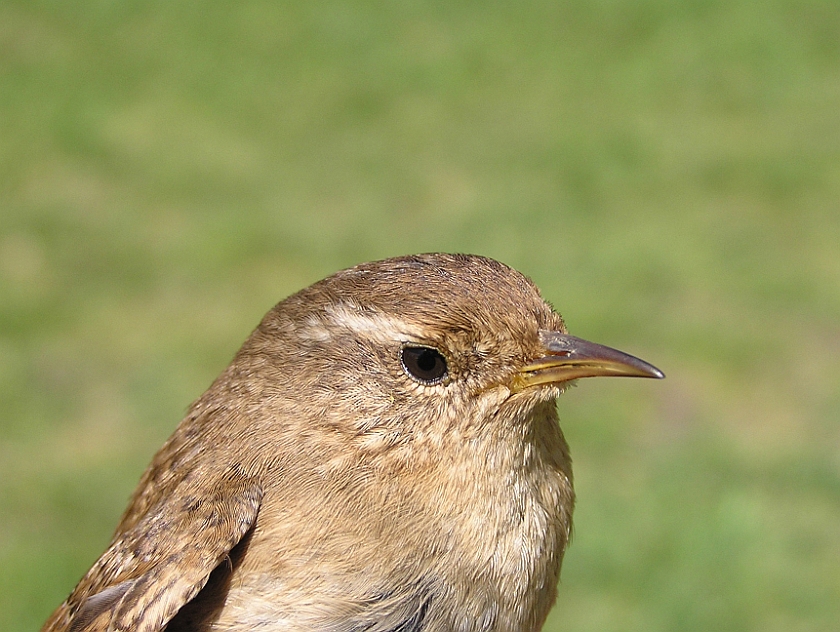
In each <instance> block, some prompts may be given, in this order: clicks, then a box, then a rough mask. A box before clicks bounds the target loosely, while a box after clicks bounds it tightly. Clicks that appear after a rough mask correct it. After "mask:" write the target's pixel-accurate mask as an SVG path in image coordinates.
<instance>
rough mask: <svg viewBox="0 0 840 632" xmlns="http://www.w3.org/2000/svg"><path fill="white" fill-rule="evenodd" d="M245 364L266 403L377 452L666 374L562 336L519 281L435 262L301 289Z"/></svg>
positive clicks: (381, 267) (474, 260)
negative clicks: (580, 382)
mask: <svg viewBox="0 0 840 632" xmlns="http://www.w3.org/2000/svg"><path fill="white" fill-rule="evenodd" d="M243 363H244V364H245V365H246V366H247V369H246V370H244V373H243V374H244V375H246V376H248V377H249V379H250V378H253V376H254V375H255V374H259V375H260V376H261V377H262V378H263V379H262V380H261V383H262V385H263V388H264V389H265V390H264V392H263V393H262V396H263V398H266V399H268V400H270V401H272V402H274V403H276V404H278V405H280V406H283V405H286V404H288V405H293V406H294V407H295V408H296V414H297V415H298V416H299V417H302V418H305V419H308V420H309V421H310V422H311V423H315V424H317V425H318V426H319V427H326V428H330V429H332V430H334V431H336V432H339V433H349V434H352V435H354V436H356V437H359V438H360V440H361V441H368V442H369V443H370V444H371V445H383V446H385V445H392V444H397V443H404V442H406V441H410V440H411V439H412V438H413V437H416V436H418V435H420V434H422V433H432V434H434V433H451V432H457V433H459V434H461V435H464V434H473V433H482V432H486V431H487V428H486V426H487V425H488V424H490V425H492V424H493V423H497V422H499V420H500V419H501V418H503V419H504V420H507V421H509V422H510V423H519V422H521V421H523V420H525V419H527V416H528V415H527V413H528V412H529V411H530V410H532V409H533V408H534V407H536V406H538V405H540V404H541V403H548V402H550V401H551V400H553V399H554V398H556V397H557V396H558V395H559V394H560V393H561V392H562V391H563V389H564V387H565V386H566V385H567V384H568V383H569V381H570V380H574V379H577V378H581V377H591V376H601V375H623V376H639V377H662V373H661V372H660V371H659V370H658V369H656V368H654V367H653V366H651V365H649V364H647V363H645V362H643V361H642V360H639V359H637V358H634V357H632V356H629V355H627V354H624V353H622V352H619V351H616V350H614V349H610V348H608V347H604V346H601V345H596V344H594V343H590V342H586V341H583V340H580V339H578V338H575V337H573V336H570V335H568V334H567V332H566V327H565V325H564V323H563V320H562V318H561V317H560V315H559V314H558V313H557V312H555V311H554V310H553V309H552V307H551V306H550V305H549V304H548V303H547V302H545V301H544V300H543V299H542V297H541V296H540V293H539V290H538V289H537V287H536V286H535V285H534V284H533V283H532V282H531V281H530V280H529V279H528V278H527V277H525V276H523V275H522V274H520V273H519V272H517V271H515V270H513V269H511V268H509V267H507V266H505V265H504V264H501V263H499V262H497V261H494V260H491V259H487V258H483V257H478V256H468V255H445V254H429V255H417V256H408V257H400V258H395V259H388V260H385V261H379V262H374V263H367V264H363V265H359V266H356V267H354V268H350V269H348V270H344V271H342V272H339V273H337V274H334V275H333V276H330V277H328V278H326V279H324V280H323V281H320V282H319V283H316V284H314V285H312V286H310V287H308V288H306V289H304V290H302V291H300V292H298V293H297V294H295V295H293V296H291V297H289V298H288V299H286V300H285V301H283V302H281V303H280V304H278V305H277V307H275V308H274V309H273V310H272V311H271V312H269V314H268V315H267V316H266V318H265V319H264V321H263V322H262V324H261V325H260V327H259V328H258V329H257V331H256V332H255V333H254V335H253V336H252V338H251V339H250V340H249V342H248V343H246V345H245V347H244V348H243V351H242V352H241V354H240V358H239V359H238V362H235V363H234V366H236V365H237V364H243ZM302 394H305V396H301V395H302ZM500 411H504V413H505V414H503V415H502V416H501V417H500V415H499V412H500ZM284 417H285V415H284Z"/></svg>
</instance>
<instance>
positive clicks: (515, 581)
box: [42, 254, 663, 632]
mask: <svg viewBox="0 0 840 632" xmlns="http://www.w3.org/2000/svg"><path fill="white" fill-rule="evenodd" d="M599 375H623V376H637V377H656V378H661V377H663V374H662V373H661V372H660V371H659V370H658V369H656V368H654V367H653V366H651V365H650V364H647V363H646V362H643V361H642V360H639V359H638V358H634V357H632V356H629V355H627V354H624V353H622V352H620V351H616V350H614V349H610V348H608V347H603V346H601V345H596V344H593V343H591V342H586V341H584V340H581V339H579V338H575V337H574V336H570V335H569V334H568V333H566V327H565V325H564V324H563V320H562V318H561V317H560V316H559V315H558V314H557V313H556V312H555V311H554V310H553V309H552V308H551V306H549V305H548V304H547V303H546V302H545V301H543V299H542V298H540V294H539V291H538V290H537V288H536V287H535V286H534V284H533V283H532V282H531V281H530V280H529V279H527V278H526V277H524V276H523V275H521V274H520V273H518V272H516V271H515V270H512V269H511V268H508V267H507V266H505V265H503V264H501V263H499V262H497V261H493V260H491V259H485V258H482V257H477V256H467V255H444V254H432V255H419V256H409V257H401V258H397V259H389V260H386V261H379V262H375V263H367V264H363V265H359V266H356V267H354V268H351V269H349V270H345V271H343V272H339V273H337V274H335V275H333V276H331V277H329V278H327V279H324V280H323V281H321V282H319V283H316V284H315V285H312V286H311V287H308V288H306V289H304V290H302V291H300V292H298V293H297V294H295V295H293V296H291V297H289V298H287V299H286V300H284V301H282V302H281V303H280V304H278V305H277V306H276V307H274V308H273V309H272V310H271V311H270V312H269V313H268V314H267V315H266V316H265V318H264V319H263V321H262V322H261V323H260V325H259V327H257V329H256V330H255V331H254V332H253V334H252V335H251V336H250V338H248V340H247V341H246V342H245V344H244V345H243V347H242V348H241V349H240V350H239V352H238V353H237V354H236V357H235V358H234V359H233V362H232V363H231V364H230V366H229V367H228V368H227V369H226V370H225V371H224V372H223V373H222V374H221V376H219V378H218V379H217V380H216V381H215V382H214V383H213V384H212V385H211V386H210V388H209V389H208V390H207V392H206V393H204V395H202V396H201V397H200V398H199V399H198V400H197V401H196V402H195V403H194V404H193V405H192V406H191V407H190V409H189V411H188V413H187V416H186V417H185V418H184V420H183V421H182V422H181V424H180V425H179V426H178V428H177V429H176V430H175V433H174V434H173V435H172V436H171V437H170V438H169V440H168V441H167V442H166V443H165V444H164V446H163V447H162V448H161V450H160V451H159V452H158V453H157V455H156V456H155V457H154V459H153V460H152V463H151V465H150V466H149V468H148V469H147V470H146V472H145V473H144V474H143V477H142V479H141V480H140V484H139V485H138V487H137V490H136V491H135V492H134V495H133V496H132V498H131V501H130V503H129V506H128V509H127V510H126V512H125V514H124V515H123V516H122V519H121V520H120V523H119V525H118V526H117V529H116V532H115V534H114V537H113V539H112V541H111V543H110V545H109V546H108V549H107V550H106V551H105V552H104V553H103V554H102V556H101V557H100V558H99V559H98V560H97V561H96V563H95V564H94V565H93V567H92V568H91V569H90V571H88V573H87V574H86V575H85V576H84V577H83V578H82V580H81V581H80V582H79V584H78V586H76V588H75V590H74V591H73V592H72V594H71V595H70V596H69V597H68V598H67V600H66V601H65V602H64V603H63V604H61V606H59V607H58V609H57V610H56V611H55V612H54V613H53V614H52V616H51V617H50V618H49V620H48V621H47V622H46V624H45V625H44V627H43V629H42V630H43V632H59V631H72V632H94V631H97V632H100V631H101V632H104V631H106V630H107V631H126V632H127V631H131V632H153V631H158V630H167V631H168V632H184V631H189V632H209V631H218V632H221V631H227V632H242V631H244V630H260V631H264V632H276V631H280V630H283V631H297V630H322V631H329V632H362V631H365V632H419V631H421V630H422V631H423V632H432V631H459V632H472V631H476V632H477V631H479V630H481V631H490V630H498V631H511V632H513V631H516V632H522V631H525V632H528V631H535V630H539V629H540V628H541V627H542V625H543V622H544V621H545V618H546V616H547V614H548V611H549V609H550V608H551V606H552V604H553V602H554V599H555V594H556V584H557V580H558V575H559V573H560V564H561V561H562V559H563V552H564V550H565V548H566V545H567V543H568V541H569V531H570V529H571V524H572V508H573V504H574V492H573V489H572V470H571V464H570V460H569V450H568V446H567V445H566V441H565V440H564V438H563V433H562V431H561V430H560V427H559V426H558V423H557V413H556V410H555V401H554V400H555V398H556V397H557V396H558V395H560V393H562V392H563V390H564V388H565V387H566V385H567V384H568V383H569V381H570V380H574V379H577V378H581V377H591V376H599Z"/></svg>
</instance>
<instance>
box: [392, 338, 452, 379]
mask: <svg viewBox="0 0 840 632" xmlns="http://www.w3.org/2000/svg"><path fill="white" fill-rule="evenodd" d="M402 365H403V368H405V370H406V372H407V373H408V374H409V375H410V376H411V377H413V378H414V379H415V380H418V381H420V382H423V384H437V383H438V382H440V381H441V380H442V379H443V378H444V377H446V358H444V357H443V356H442V355H441V354H440V352H439V351H438V350H437V349H432V348H431V347H403V350H402Z"/></svg>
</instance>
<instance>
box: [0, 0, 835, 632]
mask: <svg viewBox="0 0 840 632" xmlns="http://www.w3.org/2000/svg"><path fill="white" fill-rule="evenodd" d="M838 34H840V4H838V3H837V2H835V1H834V0H824V1H819V0H805V1H801V2H783V1H773V0H771V1H768V2H761V3H759V2H750V1H748V0H727V1H726V2H723V1H713V0H708V1H704V0H692V1H686V2H663V1H661V0H639V1H631V0H600V1H588V0H585V1H581V2H574V3H558V2H539V1H536V0H534V1H525V2H515V3H514V2H509V3H508V2H468V1H462V2H428V3H423V2H410V1H399V0H395V1H391V2H381V1H380V2H377V1H373V0H371V1H367V2H364V1H361V0H360V1H355V2H311V3H308V2H284V1H278V2H268V1H265V2H259V1H254V0H245V1H241V2H222V1H219V2H207V3H192V2H183V1H180V0H169V1H166V2H154V1H149V2H130V1H126V2H105V1H103V0H78V1H76V2H57V1H54V2H48V1H33V0H28V1H26V2H24V1H14V0H2V1H0V569H2V572H0V629H2V630H4V631H7V632H23V631H25V630H34V629H37V628H38V627H39V626H40V624H41V622H42V621H43V620H44V619H45V618H46V617H47V615H48V614H49V612H50V611H51V610H52V608H54V607H55V606H56V605H57V604H58V603H59V602H60V601H61V600H62V599H63V598H64V597H65V596H66V594H67V593H68V592H69V591H70V589H71V588H72V587H73V585H74V584H75V582H76V581H77V580H78V579H79V577H80V576H81V575H82V574H83V573H84V572H85V571H86V570H87V568H88V567H89V565H90V564H91V563H92V562H93V561H94V559H95V558H96V557H97V556H98V555H99V553H100V552H101V551H102V550H103V549H104V547H105V544H106V543H107V541H108V538H109V536H110V533H111V530H112V529H113V527H114V525H115V524H116V520H117V518H118V516H119V514H120V512H121V511H122V509H123V507H124V505H125V502H126V500H127V497H128V495H129V493H130V492H131V490H132V488H133V486H134V484H135V483H136V481H137V479H138V477H139V475H140V473H141V471H142V469H143V468H144V467H145V465H146V463H147V462H148V461H149V459H150V458H151V455H152V454H153V453H154V451H155V450H156V449H157V447H158V446H159V445H160V444H161V443H162V442H163V440H164V439H165V438H166V437H167V436H168V434H169V433H170V432H171V431H172V430H173V428H174V427H175V425H176V424H177V422H178V421H179V419H180V417H181V415H182V414H183V412H184V410H185V409H186V407H187V405H188V404H189V402H190V401H191V400H193V399H194V398H196V397H197V396H198V395H199V394H200V393H201V392H202V391H203V389H204V388H205V387H206V386H207V385H208V384H209V383H210V381H211V380H212V379H213V378H214V377H215V375H217V374H218V373H219V372H220V371H221V369H222V368H223V367H224V366H225V364H226V363H227V361H228V360H229V359H230V357H231V356H232V355H233V353H234V352H235V351H236V349H237V348H238V346H239V344H241V342H242V341H243V340H244V339H245V337H246V336H247V335H248V333H249V332H250V330H251V329H252V328H253V327H254V326H255V325H256V323H257V322H258V321H259V319H260V318H261V317H262V315H263V313H264V312H265V311H266V310H267V309H269V308H270V307H271V306H272V305H273V304H274V303H276V302H277V301H278V300H280V299H281V298H283V297H284V296H286V295H288V294H289V293H291V292H293V291H295V290H296V289H299V288H300V287H303V286H305V285H307V284H309V283H311V282H314V281H316V280H317V279H319V278H321V277H323V276H325V275H327V274H329V273H331V272H333V271H335V270H337V269H340V268H343V267H346V266H349V265H352V264H354V263H358V262H360V261H365V260H371V259H377V258H382V257H387V256H391V255H396V254H404V253H409V252H421V251H437V250H443V251H460V252H475V253H480V254H484V255H489V256H492V257H495V258H498V259H501V260H503V261H505V262H507V263H508V264H510V265H512V266H514V267H516V268H518V269H520V270H522V271H523V272H525V273H527V274H529V275H530V276H532V277H533V278H534V280H535V281H536V282H537V283H538V284H539V285H540V286H541V287H542V288H543V292H544V295H545V296H546V297H547V298H548V299H549V300H551V301H552V302H553V303H554V304H555V305H556V306H557V307H558V308H559V309H560V311H561V312H562V313H563V314H564V315H565V316H566V319H567V321H568V324H569V326H570V329H571V331H572V332H573V333H575V334H577V335H579V336H583V337H588V338H590V339H594V340H597V341H599V342H604V343H607V344H610V345H612V346H617V347H619V348H623V349H626V350H627V351H630V352H632V353H635V354H637V355H640V356H641V357H643V358H645V359H648V360H650V361H651V362H653V363H654V364H657V365H659V366H660V367H661V368H662V369H663V370H664V371H665V372H666V373H667V374H668V379H667V380H665V381H664V382H653V381H642V380H626V381H622V380H584V381H583V382H582V383H581V384H580V385H579V387H578V388H576V389H573V390H572V391H571V392H569V393H568V394H567V395H565V396H564V397H563V398H561V400H560V402H559V410H560V415H561V420H562V424H563V427H564V430H565V432H566V435H567V438H568V440H569V442H570V444H571V446H572V451H573V456H574V458H575V466H576V478H577V489H578V494H579V504H578V508H577V514H576V533H575V538H574V541H573V544H572V546H571V548H570V550H569V553H568V555H567V558H566V563H565V568H564V573H563V580H562V585H561V587H560V597H559V600H558V603H557V607H556V608H555V610H554V612H553V613H552V616H551V618H550V620H549V623H548V625H547V626H546V629H547V630H551V631H559V630H563V631H564V632H573V631H592V632H596V631H597V632H610V631H616V632H618V631H622V632H625V631H634V630H638V631H644V632H656V631H660V630H663V631H664V630H685V631H690V630H697V631H701V630H702V631H707V630H733V631H736V630H737V631H740V630H762V631H765V632H772V631H776V630H779V631H781V630H784V631H785V632H792V631H805V630H808V631H810V630H826V631H828V630H832V631H835V630H837V629H838V626H840V424H839V423H838V421H839V420H840V362H838V356H839V355H840V205H839V204H838V201H839V200H840V35H838Z"/></svg>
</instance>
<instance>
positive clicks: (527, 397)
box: [511, 380, 576, 405]
mask: <svg viewBox="0 0 840 632" xmlns="http://www.w3.org/2000/svg"><path fill="white" fill-rule="evenodd" d="M575 382H576V381H575V380H570V381H567V382H549V383H545V384H537V385H534V386H529V387H528V388H524V389H522V390H520V391H512V394H511V399H520V400H522V401H529V402H532V403H533V405H537V404H539V403H542V402H551V401H554V400H555V399H557V398H558V397H560V396H561V395H562V394H563V393H565V392H566V389H567V388H569V387H570V386H574V384H575Z"/></svg>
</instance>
